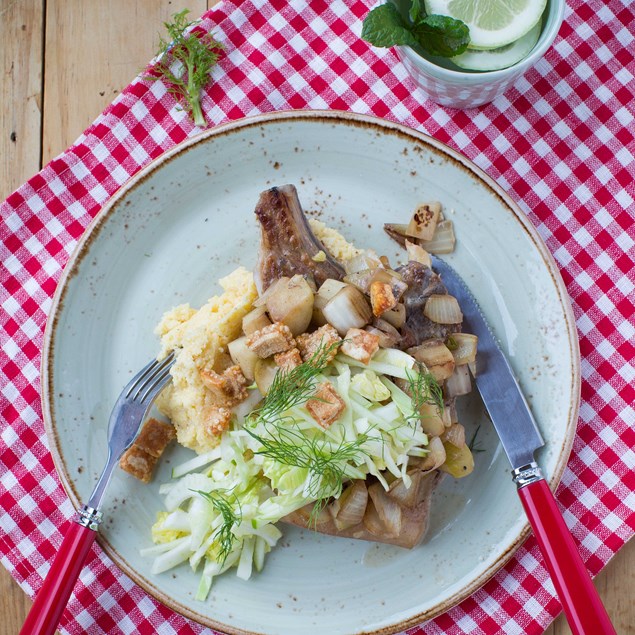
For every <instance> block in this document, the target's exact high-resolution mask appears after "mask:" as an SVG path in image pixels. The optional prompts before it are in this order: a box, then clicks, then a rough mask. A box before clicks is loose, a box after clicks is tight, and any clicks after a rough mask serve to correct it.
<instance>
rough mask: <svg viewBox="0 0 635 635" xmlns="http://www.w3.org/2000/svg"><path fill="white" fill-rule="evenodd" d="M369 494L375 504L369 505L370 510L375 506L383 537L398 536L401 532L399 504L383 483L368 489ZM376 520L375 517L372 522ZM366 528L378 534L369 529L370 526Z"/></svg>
mask: <svg viewBox="0 0 635 635" xmlns="http://www.w3.org/2000/svg"><path fill="white" fill-rule="evenodd" d="M368 494H369V496H370V498H371V500H372V502H373V505H369V506H368V509H370V508H372V507H373V506H374V509H375V511H376V512H377V516H378V519H379V521H380V525H381V526H382V527H383V531H382V532H381V533H382V535H383V536H398V535H399V532H400V531H401V507H400V506H399V504H398V503H397V502H396V501H395V500H393V499H392V498H390V496H388V494H387V493H386V491H385V490H384V488H383V486H382V485H381V483H375V484H374V485H371V486H370V487H369V488H368ZM375 520H376V519H375V518H374V517H373V518H372V521H375ZM364 523H365V524H366V517H364ZM366 527H367V528H368V530H369V531H372V532H373V533H376V532H374V531H373V530H372V529H370V527H368V524H366Z"/></svg>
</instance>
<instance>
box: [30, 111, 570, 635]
mask: <svg viewBox="0 0 635 635" xmlns="http://www.w3.org/2000/svg"><path fill="white" fill-rule="evenodd" d="M285 120H286V121H293V122H295V121H298V120H301V121H305V120H308V121H311V122H316V121H323V122H324V123H334V124H343V125H356V126H360V127H365V128H368V129H371V130H376V131H380V132H381V133H387V132H388V133H392V134H396V135H398V136H402V137H405V138H407V139H408V141H409V142H411V143H412V142H413V141H416V142H419V143H422V144H424V145H426V146H429V147H432V148H433V149H434V150H436V151H437V152H439V153H440V154H442V155H445V157H446V158H448V159H451V160H452V161H453V162H454V163H455V164H458V165H459V166H460V167H461V168H463V169H465V170H467V171H468V172H469V173H471V174H472V175H473V176H475V177H477V179H478V180H480V181H481V182H482V183H483V184H484V185H486V186H487V187H488V188H489V189H490V191H491V192H492V193H493V194H495V195H496V196H497V197H498V198H499V199H501V202H502V203H503V204H504V207H506V208H507V209H508V210H509V211H510V212H511V213H512V215H513V217H514V219H515V220H516V221H517V222H518V223H519V225H520V227H521V229H523V230H524V231H525V232H526V234H527V235H528V237H529V239H530V240H531V242H532V243H533V245H534V247H535V248H536V249H537V251H538V253H539V255H540V257H541V259H542V261H543V263H544V264H545V266H546V269H547V272H548V273H549V275H550V277H551V280H552V282H553V287H554V289H555V290H556V292H557V296H558V301H559V305H560V307H561V309H562V314H563V317H564V320H565V324H566V331H567V342H568V345H569V349H570V356H571V361H572V367H571V369H570V371H571V377H570V380H571V385H570V394H571V397H572V402H571V403H570V404H569V412H568V415H567V426H566V429H565V431H564V432H565V434H564V443H563V444H562V447H561V450H560V453H559V456H558V458H557V462H556V466H555V468H554V470H553V473H552V474H551V475H550V477H549V478H547V482H548V484H549V487H550V488H551V489H552V491H555V489H556V487H557V485H558V483H559V482H560V479H561V478H562V474H563V472H564V470H565V468H566V466H567V463H568V460H569V457H570V454H571V450H572V448H573V443H574V440H575V431H576V426H577V421H578V416H579V407H580V391H581V374H580V353H579V341H578V337H577V328H576V322H575V316H574V313H573V309H572V306H571V302H570V299H569V294H568V292H567V290H566V287H565V284H564V281H563V279H562V277H561V275H560V271H559V269H558V266H557V264H556V262H555V260H554V258H553V256H552V254H551V252H550V251H549V250H548V248H547V246H546V244H545V243H544V241H543V239H542V237H541V236H540V234H539V233H538V231H537V229H536V228H535V226H534V225H533V224H532V223H531V222H530V221H529V219H528V218H527V216H526V214H525V213H524V212H523V211H522V210H521V208H520V206H519V205H518V204H517V203H516V202H515V201H514V200H513V199H512V198H511V197H510V196H509V194H507V192H505V191H504V190H503V188H502V187H501V186H500V185H499V184H498V183H497V182H496V181H495V180H494V179H493V178H492V177H490V176H489V175H488V174H487V173H486V172H485V171H484V170H483V169H482V168H480V167H478V166H477V165H476V164H475V163H474V162H473V161H471V160H470V159H468V158H467V157H466V156H464V155H463V154H461V153H460V152H458V151H457V150H455V149H453V148H451V147H450V146H448V145H447V144H445V143H444V142H442V141H439V140H437V139H435V138H434V137H431V136H429V135H427V134H425V133H423V132H420V131H418V130H415V129H414V128H411V127H409V126H406V125H404V124H400V123H397V122H394V121H391V120H387V119H383V118H380V117H375V116H372V115H362V114H357V113H353V112H349V111H341V110H281V111H275V112H270V113H262V114H258V115H252V116H248V117H244V118H241V119H237V120H234V121H229V122H225V123H222V124H219V125H217V126H214V127H212V128H209V129H207V130H204V131H203V132H200V133H198V134H196V135H193V136H192V137H189V138H188V139H185V140H184V141H182V142H181V143H179V144H177V145H175V146H174V147H173V148H170V149H169V150H167V151H166V152H163V153H162V154H160V155H159V156H158V157H156V158H154V159H153V160H152V161H151V162H150V163H148V165H146V166H144V167H143V168H141V169H140V170H139V171H138V172H137V173H136V174H134V175H133V176H131V177H130V178H129V179H128V180H127V181H126V182H125V183H124V184H123V185H122V186H121V187H119V188H118V189H117V190H116V191H115V192H114V193H113V194H112V195H111V196H110V197H109V198H108V200H107V201H106V202H105V203H104V205H103V206H102V208H101V210H100V211H99V212H98V213H97V215H96V216H95V218H93V219H92V220H91V222H90V223H89V224H88V226H87V227H86V229H85V230H84V232H83V234H82V236H81V237H80V238H79V240H78V242H77V244H76V246H75V248H74V250H73V251H72V253H71V255H70V256H69V259H68V261H67V263H66V265H65V267H64V269H63V271H62V274H61V276H60V279H59V282H58V283H57V286H56V289H55V293H54V296H53V299H52V302H51V307H50V310H49V314H48V316H47V321H46V327H45V331H44V340H43V345H42V361H41V366H40V383H41V387H42V389H41V404H42V415H43V420H44V427H45V431H46V436H47V439H48V444H49V450H50V452H51V455H52V457H53V463H54V466H55V470H56V472H57V474H58V477H59V479H60V482H61V484H62V487H63V488H64V490H65V492H66V494H67V496H68V497H69V499H70V500H71V502H72V504H73V506H74V507H75V509H76V510H77V509H79V508H81V506H82V504H83V502H82V500H81V498H80V496H79V494H78V492H77V491H76V489H75V485H74V483H73V480H72V478H71V477H70V472H69V470H68V468H67V467H66V462H65V460H64V455H63V450H62V447H61V443H60V440H59V437H58V435H57V430H56V428H57V426H56V424H55V418H54V415H53V411H54V408H53V400H54V391H53V390H52V388H53V385H54V384H53V366H54V348H55V335H56V328H57V325H58V318H59V313H60V311H61V309H62V308H63V306H64V300H65V296H66V293H67V291H68V288H69V283H70V282H71V280H72V278H73V277H74V276H75V274H76V273H77V270H78V268H79V266H80V264H81V263H82V261H83V259H84V257H85V256H86V255H87V254H88V253H89V249H90V245H91V243H92V242H93V240H95V239H96V238H97V237H98V235H99V230H100V227H101V226H102V225H103V224H104V223H105V221H106V220H107V219H108V218H109V216H110V215H111V214H112V213H115V212H116V211H117V209H118V207H119V206H120V205H121V204H122V202H123V201H124V199H125V198H126V196H127V194H128V193H129V192H131V191H132V190H134V189H135V188H137V187H139V186H140V185H141V184H142V183H143V182H144V181H145V180H146V179H147V178H149V177H150V176H151V175H152V174H153V173H154V172H155V171H157V170H158V169H160V168H161V167H162V166H164V165H166V164H168V163H170V162H171V161H173V160H175V159H176V158H177V157H178V156H179V155H181V154H183V153H185V152H187V151H188V150H189V149H191V148H192V147H194V146H197V145H198V144H200V143H205V142H206V141H208V140H209V139H210V138H213V137H219V136H223V135H226V134H231V133H232V132H234V131H236V130H242V129H247V128H250V127H258V126H265V125H268V124H280V123H281V122H284V121H285ZM529 533H530V527H529V522H528V521H527V522H525V523H524V525H523V527H522V528H521V530H520V532H519V534H518V536H517V537H516V538H515V539H514V541H513V542H512V543H511V545H510V546H509V548H508V549H507V550H506V551H505V552H504V553H502V554H501V555H500V556H499V557H498V559H497V560H496V562H494V563H492V564H491V565H490V566H489V567H488V568H487V569H486V570H484V571H483V572H482V573H481V575H479V576H478V577H477V578H475V579H473V580H472V581H471V582H470V583H469V584H467V585H465V586H464V587H463V588H462V589H460V590H459V591H457V592H455V593H454V594H453V595H451V596H449V597H447V598H446V599H445V600H444V601H442V602H441V603H440V604H437V605H435V606H434V607H431V608H429V609H427V610H425V611H422V612H420V613H417V614H416V615H413V616H410V617H406V618H400V621H399V622H398V623H394V624H391V625H389V626H386V627H380V628H375V629H371V630H368V629H363V628H362V629H361V630H359V631H357V633H358V635H362V633H363V634H364V635H390V634H392V633H397V632H399V631H402V630H404V629H407V628H411V627H413V626H416V625H418V624H420V623H422V622H423V621H425V620H428V619H431V618H433V617H435V616H437V615H440V614H441V613H444V612H445V611H447V610H449V609H450V608H451V607H453V606H455V605H456V604H458V603H459V602H461V601H462V600H464V599H465V598H467V597H469V596H470V595H471V594H473V593H474V592H475V591H476V590H478V589H479V588H480V587H481V586H483V584H485V583H486V582H487V581H488V580H489V579H490V578H491V577H492V576H493V575H494V574H495V573H497V572H498V571H499V570H500V569H501V568H502V567H503V566H504V565H505V564H506V563H507V562H508V561H509V560H510V559H511V557H512V556H513V555H514V553H515V552H516V551H517V550H518V548H519V547H520V546H521V545H522V543H523V542H524V541H525V539H526V538H527V537H528V535H529ZM97 543H98V544H99V545H100V547H101V548H102V549H103V551H104V552H105V554H106V555H107V556H108V557H109V558H110V559H111V560H112V561H113V563H114V564H115V565H116V566H117V567H119V569H120V570H121V571H122V572H123V573H124V574H125V575H127V576H128V577H129V578H130V579H131V580H132V581H133V582H135V583H136V584H137V585H139V586H140V587H141V588H142V589H143V590H144V591H145V592H147V593H148V594H149V595H151V596H152V597H153V598H154V599H155V600H157V601H159V602H160V603H162V604H164V605H166V606H167V607H169V608H170V609H172V610H173V611H175V612H176V613H178V614H179V615H182V616H184V617H186V618H188V619H192V620H194V621H196V622H198V623H199V624H201V625H203V626H206V627H208V628H214V629H217V630H221V631H223V632H226V633H231V634H233V635H260V633H259V632H258V631H254V630H244V629H242V628H239V627H235V626H232V625H231V624H225V623H221V622H217V621H215V620H214V619H213V618H212V617H210V616H208V615H203V614H201V613H198V612H197V611H195V610H194V609H192V608H191V607H190V606H186V605H184V604H181V603H179V602H177V601H175V600H173V599H172V598H171V597H170V596H169V595H167V594H166V593H165V592H164V591H162V590H160V589H159V588H157V587H156V586H155V584H154V583H153V582H151V581H150V580H148V579H147V578H145V577H144V576H143V575H142V574H141V573H139V572H138V571H136V570H135V569H134V568H133V567H132V566H131V565H130V564H128V562H127V561H126V560H125V559H124V558H123V557H122V556H121V555H120V554H119V553H118V552H117V551H116V550H115V548H114V547H113V546H112V545H111V544H110V542H109V541H108V540H107V539H106V538H105V536H104V535H102V534H100V533H99V532H98V533H97Z"/></svg>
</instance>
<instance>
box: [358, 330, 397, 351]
mask: <svg viewBox="0 0 635 635" xmlns="http://www.w3.org/2000/svg"><path fill="white" fill-rule="evenodd" d="M365 330H366V331H368V332H369V333H372V334H373V335H376V336H377V337H378V338H379V348H395V346H396V345H397V343H398V342H399V339H400V337H401V336H399V334H397V335H398V337H394V336H393V335H388V333H385V332H384V331H380V330H379V329H378V328H375V327H374V326H367V327H366V329H365Z"/></svg>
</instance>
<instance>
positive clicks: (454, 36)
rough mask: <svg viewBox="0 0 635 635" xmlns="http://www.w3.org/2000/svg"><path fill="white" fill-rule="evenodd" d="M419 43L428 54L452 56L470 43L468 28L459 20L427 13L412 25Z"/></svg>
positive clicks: (461, 51) (459, 52)
mask: <svg viewBox="0 0 635 635" xmlns="http://www.w3.org/2000/svg"><path fill="white" fill-rule="evenodd" d="M413 34H414V36H415V38H416V39H417V41H418V43H419V45H420V46H421V47H422V48H423V49H424V50H425V51H426V52H427V53H430V55H438V56H440V57H454V56H455V55H459V54H461V53H463V52H464V51H465V49H466V48H467V45H468V44H469V43H470V30H469V28H468V27H467V25H466V24H465V23H463V22H461V20H455V19H454V18H450V17H448V16H445V15H428V16H426V17H425V18H422V19H421V20H420V21H419V22H417V23H416V24H415V25H414V27H413Z"/></svg>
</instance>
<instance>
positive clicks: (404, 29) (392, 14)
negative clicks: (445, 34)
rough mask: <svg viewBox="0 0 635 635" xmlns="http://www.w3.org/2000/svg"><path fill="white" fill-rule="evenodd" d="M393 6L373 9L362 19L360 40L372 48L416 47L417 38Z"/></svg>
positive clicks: (385, 5)
mask: <svg viewBox="0 0 635 635" xmlns="http://www.w3.org/2000/svg"><path fill="white" fill-rule="evenodd" d="M410 28H411V27H410V25H409V24H407V23H406V22H405V21H404V19H403V18H402V17H401V14H400V13H399V10H398V9H397V7H396V6H395V5H394V4H391V3H388V4H382V5H380V6H378V7H376V8H374V9H373V10H372V11H371V12H370V13H369V14H368V15H367V16H366V18H365V19H364V24H363V26H362V39H363V40H366V41H367V42H370V44H372V45H373V46H380V47H384V48H385V47H389V46H403V45H406V46H416V44H417V38H415V37H414V35H413V34H412V33H411V32H410Z"/></svg>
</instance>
